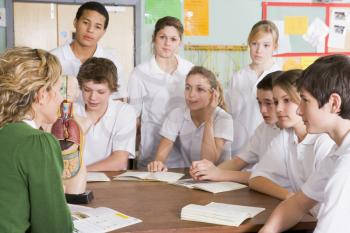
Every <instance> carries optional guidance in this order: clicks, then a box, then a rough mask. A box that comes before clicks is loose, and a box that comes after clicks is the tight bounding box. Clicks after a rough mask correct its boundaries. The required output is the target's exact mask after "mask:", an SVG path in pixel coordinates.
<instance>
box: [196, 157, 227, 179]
mask: <svg viewBox="0 0 350 233" xmlns="http://www.w3.org/2000/svg"><path fill="white" fill-rule="evenodd" d="M220 173H221V172H220V169H219V168H218V167H216V166H215V165H214V163H213V162H211V161H209V160H206V159H203V160H200V161H194V162H192V166H191V167H190V175H191V176H192V178H193V179H194V180H218V179H219V177H220Z"/></svg>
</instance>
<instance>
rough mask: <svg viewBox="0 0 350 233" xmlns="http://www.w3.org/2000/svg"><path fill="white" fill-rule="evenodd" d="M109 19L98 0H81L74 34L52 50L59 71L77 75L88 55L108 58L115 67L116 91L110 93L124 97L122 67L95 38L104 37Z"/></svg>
mask: <svg viewBox="0 0 350 233" xmlns="http://www.w3.org/2000/svg"><path fill="white" fill-rule="evenodd" d="M108 23H109V14H108V11H107V9H106V8H105V7H104V6H103V5H102V4H101V3H99V2H86V3H84V4H82V5H81V6H80V7H79V9H78V11H77V13H76V16H75V19H74V27H75V30H76V32H75V38H74V40H73V41H72V42H71V43H67V44H65V45H63V46H61V47H59V48H56V49H54V50H52V51H51V53H52V54H54V55H55V56H57V58H58V60H60V63H61V66H62V74H63V75H69V76H74V77H76V76H77V75H78V72H79V68H80V66H81V64H82V63H84V62H85V61H86V60H87V59H88V58H90V57H103V58H107V59H109V60H111V61H113V63H114V64H115V66H116V67H117V68H118V84H119V89H118V92H115V93H113V95H112V97H113V99H122V98H126V97H127V96H128V95H127V87H126V80H125V77H124V75H123V72H122V67H121V65H120V64H118V62H117V59H116V58H115V57H114V55H113V54H112V53H110V52H109V51H106V50H105V49H103V48H102V46H101V45H100V44H98V41H99V40H100V39H101V38H102V37H103V35H104V34H105V32H106V29H107V26H108Z"/></svg>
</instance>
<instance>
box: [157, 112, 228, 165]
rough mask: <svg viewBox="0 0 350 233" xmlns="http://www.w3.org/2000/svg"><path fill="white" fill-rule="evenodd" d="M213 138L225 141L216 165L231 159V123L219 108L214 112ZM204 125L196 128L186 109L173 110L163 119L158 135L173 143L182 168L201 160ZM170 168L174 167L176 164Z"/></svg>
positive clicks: (225, 113)
mask: <svg viewBox="0 0 350 233" xmlns="http://www.w3.org/2000/svg"><path fill="white" fill-rule="evenodd" d="M213 128H214V137H215V138H222V139H224V140H225V144H224V148H223V151H222V153H221V156H220V159H219V160H218V161H217V164H218V163H220V162H222V161H224V160H228V159H231V150H230V147H231V142H232V139H233V122H232V118H231V116H230V114H228V113H227V112H225V111H224V110H223V109H221V108H220V107H216V109H215V112H214V125H213ZM203 132H204V123H203V124H201V125H200V126H199V127H198V128H197V127H196V125H195V124H194V123H193V121H192V118H191V113H190V110H189V109H188V108H177V109H174V110H173V111H172V112H170V114H169V115H168V116H167V118H166V119H165V121H164V123H163V126H162V129H161V131H160V134H161V135H162V136H163V137H165V138H167V139H169V140H171V141H173V142H175V140H176V142H175V144H174V147H173V151H174V152H175V153H180V155H181V157H182V158H183V162H184V167H190V166H191V164H192V161H197V160H201V159H202V158H201V146H202V140H203ZM170 165H175V166H172V167H176V166H177V164H170Z"/></svg>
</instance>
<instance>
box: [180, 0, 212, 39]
mask: <svg viewBox="0 0 350 233" xmlns="http://www.w3.org/2000/svg"><path fill="white" fill-rule="evenodd" d="M208 4H209V3H208V0H184V28H185V35H187V36H208V35H209V9H208V7H209V5H208Z"/></svg>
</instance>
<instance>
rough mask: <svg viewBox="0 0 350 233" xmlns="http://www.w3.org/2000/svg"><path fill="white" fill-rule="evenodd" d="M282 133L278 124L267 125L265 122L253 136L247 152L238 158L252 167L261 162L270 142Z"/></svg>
mask: <svg viewBox="0 0 350 233" xmlns="http://www.w3.org/2000/svg"><path fill="white" fill-rule="evenodd" d="M279 133H281V129H280V128H278V127H277V126H276V124H272V125H270V124H266V123H265V122H264V121H263V122H262V123H261V124H260V125H259V126H258V127H257V128H256V130H255V132H254V134H253V136H252V137H251V138H250V139H249V142H248V145H247V147H246V150H245V151H243V152H242V153H239V154H238V155H237V156H238V157H239V158H241V159H242V160H244V161H245V162H246V163H248V164H250V165H254V164H255V163H257V162H259V160H260V157H261V156H262V155H264V154H265V152H266V150H267V148H268V146H269V144H270V142H271V141H272V140H273V139H274V138H275V137H276V136H277V135H278V134H279Z"/></svg>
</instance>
